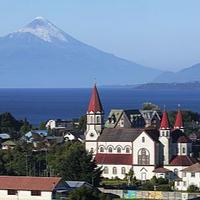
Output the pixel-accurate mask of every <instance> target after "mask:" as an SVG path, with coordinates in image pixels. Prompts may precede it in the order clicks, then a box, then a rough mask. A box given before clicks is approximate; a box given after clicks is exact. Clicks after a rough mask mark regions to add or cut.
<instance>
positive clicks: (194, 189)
mask: <svg viewBox="0 0 200 200" xmlns="http://www.w3.org/2000/svg"><path fill="white" fill-rule="evenodd" d="M187 191H188V192H198V191H199V188H198V187H197V186H196V185H190V186H189V187H188V189H187Z"/></svg>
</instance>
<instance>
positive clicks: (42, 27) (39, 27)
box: [9, 17, 68, 42]
mask: <svg viewBox="0 0 200 200" xmlns="http://www.w3.org/2000/svg"><path fill="white" fill-rule="evenodd" d="M16 33H31V34H33V35H35V36H37V37H38V38H40V39H42V40H44V41H46V42H52V41H54V40H59V41H62V42H68V38H67V36H66V34H65V32H64V31H62V30H60V29H59V28H57V27H56V26H55V25H54V24H52V23H51V22H50V21H48V20H47V19H45V18H43V17H36V18H35V19H34V20H33V21H32V22H31V23H29V24H28V25H26V26H24V27H23V28H20V29H19V30H17V31H15V32H14V33H11V34H9V37H13V34H16Z"/></svg>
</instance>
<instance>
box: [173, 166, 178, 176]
mask: <svg viewBox="0 0 200 200" xmlns="http://www.w3.org/2000/svg"><path fill="white" fill-rule="evenodd" d="M174 174H175V175H176V176H178V169H177V168H175V169H174Z"/></svg>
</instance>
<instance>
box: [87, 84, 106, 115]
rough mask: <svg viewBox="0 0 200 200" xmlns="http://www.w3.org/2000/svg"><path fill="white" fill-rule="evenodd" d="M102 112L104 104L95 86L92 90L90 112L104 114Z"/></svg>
mask: <svg viewBox="0 0 200 200" xmlns="http://www.w3.org/2000/svg"><path fill="white" fill-rule="evenodd" d="M102 111H103V107H102V104H101V101H100V98H99V93H98V90H97V87H96V84H95V85H94V88H93V90H92V96H91V98H90V103H89V106H88V112H102Z"/></svg>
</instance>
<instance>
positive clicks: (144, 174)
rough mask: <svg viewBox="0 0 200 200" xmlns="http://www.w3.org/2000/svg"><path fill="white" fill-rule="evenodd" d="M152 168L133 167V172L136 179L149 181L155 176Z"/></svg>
mask: <svg viewBox="0 0 200 200" xmlns="http://www.w3.org/2000/svg"><path fill="white" fill-rule="evenodd" d="M154 169H155V167H154V166H133V171H134V174H135V176H136V178H137V179H139V180H149V179H151V178H152V177H153V176H154V175H155V174H154V172H153V170H154Z"/></svg>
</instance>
